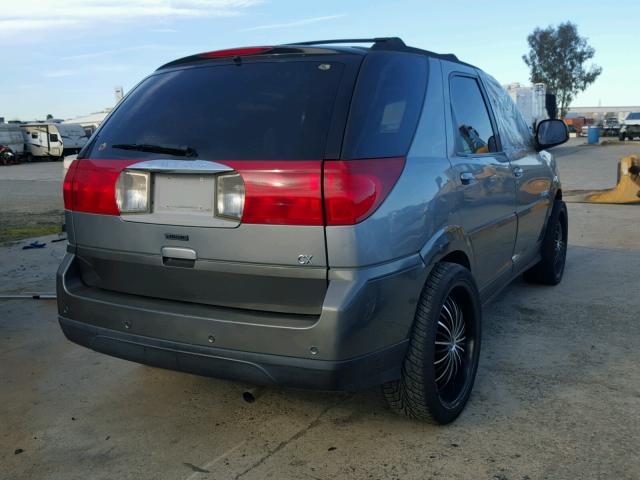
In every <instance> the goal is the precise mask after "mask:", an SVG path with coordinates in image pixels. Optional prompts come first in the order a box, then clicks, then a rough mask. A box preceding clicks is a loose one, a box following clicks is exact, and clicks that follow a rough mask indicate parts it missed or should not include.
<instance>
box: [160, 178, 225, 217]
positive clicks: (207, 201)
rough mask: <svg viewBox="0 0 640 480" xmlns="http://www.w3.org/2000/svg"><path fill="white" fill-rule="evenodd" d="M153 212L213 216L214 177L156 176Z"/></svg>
mask: <svg viewBox="0 0 640 480" xmlns="http://www.w3.org/2000/svg"><path fill="white" fill-rule="evenodd" d="M153 179H154V183H153V212H154V213H170V214H181V213H183V214H189V215H194V214H197V215H204V216H208V217H212V216H213V208H214V199H215V185H216V184H215V177H214V176H213V175H188V174H157V173H156V174H154V175H153Z"/></svg>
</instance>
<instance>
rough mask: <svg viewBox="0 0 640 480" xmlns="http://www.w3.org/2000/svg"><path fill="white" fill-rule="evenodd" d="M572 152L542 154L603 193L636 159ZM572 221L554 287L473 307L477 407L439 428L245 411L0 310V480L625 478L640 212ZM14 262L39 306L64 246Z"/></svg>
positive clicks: (367, 403) (318, 399)
mask: <svg viewBox="0 0 640 480" xmlns="http://www.w3.org/2000/svg"><path fill="white" fill-rule="evenodd" d="M578 143H579V142H578V141H574V142H573V143H572V144H569V145H567V146H564V147H559V148H557V149H555V151H554V153H555V154H556V155H557V157H558V164H559V168H560V172H561V176H562V181H563V183H564V186H565V188H575V189H583V188H607V187H610V186H612V185H613V183H615V175H616V174H615V167H616V164H617V160H618V159H619V157H620V156H622V155H625V154H627V153H631V152H627V151H626V150H627V149H629V150H631V151H633V150H634V149H635V151H638V152H640V146H637V145H636V146H635V147H634V146H629V145H626V146H603V147H581V146H579V145H577V144H578ZM1 170H2V169H1V168H0V177H1V176H2V171H1ZM33 181H37V180H33ZM0 182H1V180H0ZM612 182H613V183H612ZM0 185H1V183H0ZM569 215H570V225H571V226H570V232H569V235H570V239H569V244H570V248H569V252H568V258H567V268H566V273H565V278H564V280H563V282H562V283H561V284H560V285H559V286H557V287H540V286H531V285H528V284H526V283H524V282H523V281H521V280H519V281H516V282H515V283H514V284H513V285H512V286H510V287H508V288H507V289H506V290H505V291H504V292H503V293H502V294H501V295H500V296H499V298H498V299H497V300H496V301H494V302H493V303H492V304H491V305H490V306H489V307H488V308H486V309H485V312H484V324H483V329H484V330H483V346H482V354H481V360H480V368H479V372H478V377H477V380H476V385H475V388H474V392H473V395H472V397H471V400H470V403H469V405H468V407H467V409H466V410H465V412H464V413H463V414H462V416H461V417H460V418H459V419H458V420H457V421H456V422H455V423H454V424H452V425H450V426H447V427H437V426H432V425H426V424H422V423H419V422H413V421H410V420H406V419H404V418H401V417H398V416H396V415H394V414H393V413H391V412H390V411H389V410H388V409H387V408H386V407H385V405H384V402H383V399H382V397H381V395H380V393H379V392H378V391H377V390H372V391H368V392H363V393H358V394H352V395H342V394H328V393H318V392H301V391H291V390H286V391H283V390H278V389H266V390H264V391H263V392H262V394H261V395H260V396H258V398H257V400H256V401H255V402H254V403H251V404H248V403H245V402H244V401H243V400H242V398H241V394H242V392H243V391H244V390H245V389H246V388H247V386H245V385H240V384H237V383H233V382H228V381H222V380H217V379H211V378H203V377H197V376H193V375H187V374H182V373H177V372H171V371H165V370H160V369H153V368H149V367H145V366H140V365H137V364H134V363H129V362H126V361H123V360H118V359H114V358H110V357H107V356H104V355H101V354H98V353H95V352H92V351H90V350H87V349H84V348H81V347H79V346H76V345H73V344H71V343H69V342H67V341H66V340H65V339H64V337H63V335H62V333H61V331H60V329H59V327H58V325H57V321H56V308H55V303H54V302H51V301H37V300H20V301H16V300H12V301H2V300H0V479H5V478H6V479H65V480H71V479H87V478H91V479H94V478H95V479H116V478H117V479H129V478H131V479H159V478H162V479H165V478H166V479H191V480H195V479H203V480H204V479H265V478H273V479H307V478H308V479H333V478H354V479H383V478H384V479H499V480H507V479H509V480H511V479H518V480H525V479H578V478H579V479H605V478H606V479H610V478H616V479H638V478H640V456H638V453H637V452H638V447H640V369H639V368H638V366H639V365H640V350H639V349H638V345H640V322H638V318H639V312H640V295H639V290H638V285H639V280H638V275H639V272H640V227H638V226H639V225H640V208H638V207H635V206H615V205H590V204H575V203H572V204H569ZM54 238H55V237H54V236H49V237H44V238H43V240H45V241H49V240H51V239H54ZM21 246H22V244H17V245H13V246H10V247H2V248H0V292H1V293H7V292H34V291H40V292H43V291H53V289H54V272H55V268H56V266H57V263H58V262H59V259H60V258H61V257H62V255H63V253H64V247H65V246H64V242H60V243H48V244H47V246H46V248H44V249H41V250H22V249H21Z"/></svg>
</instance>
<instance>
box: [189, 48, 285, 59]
mask: <svg viewBox="0 0 640 480" xmlns="http://www.w3.org/2000/svg"><path fill="white" fill-rule="evenodd" d="M269 50H273V48H272V47H245V48H230V49H227V50H217V51H215V52H206V53H201V54H200V56H201V57H207V58H218V57H237V56H242V55H256V54H258V53H265V52H268V51H269Z"/></svg>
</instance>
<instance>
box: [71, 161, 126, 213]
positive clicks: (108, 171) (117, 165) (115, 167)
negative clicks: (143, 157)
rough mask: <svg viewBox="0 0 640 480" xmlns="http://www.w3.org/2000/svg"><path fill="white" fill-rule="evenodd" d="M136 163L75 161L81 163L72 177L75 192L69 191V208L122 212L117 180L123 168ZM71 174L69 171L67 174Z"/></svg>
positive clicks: (80, 210) (77, 210)
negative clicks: (118, 201)
mask: <svg viewBox="0 0 640 480" xmlns="http://www.w3.org/2000/svg"><path fill="white" fill-rule="evenodd" d="M132 163H136V161H135V160H98V161H93V160H76V161H75V162H73V164H72V166H73V165H75V164H77V165H76V167H75V169H74V174H73V177H72V178H71V180H70V184H71V185H70V187H71V194H70V195H68V194H65V208H67V209H69V210H74V211H76V212H87V213H99V214H102V215H120V211H119V210H118V206H117V205H116V192H115V188H116V180H117V179H118V175H120V172H122V170H124V168H125V167H127V166H128V165H131V164H132ZM70 170H71V169H70ZM68 177H69V174H67V178H68ZM66 183H67V182H66V179H65V191H66V189H67V188H68V187H67V185H66ZM67 197H68V198H69V200H68V203H67ZM67 205H68V206H67Z"/></svg>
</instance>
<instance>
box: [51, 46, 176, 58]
mask: <svg viewBox="0 0 640 480" xmlns="http://www.w3.org/2000/svg"><path fill="white" fill-rule="evenodd" d="M171 48H172V47H170V46H169V47H168V46H166V45H159V44H158V45H154V44H150V45H136V46H133V47H123V48H114V49H111V50H102V51H99V52H91V53H79V54H77V55H66V56H64V57H60V60H73V61H76V60H89V59H92V58H100V57H106V56H110V55H117V54H119V53H127V52H138V51H143V50H162V51H167V50H170V49H171Z"/></svg>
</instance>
